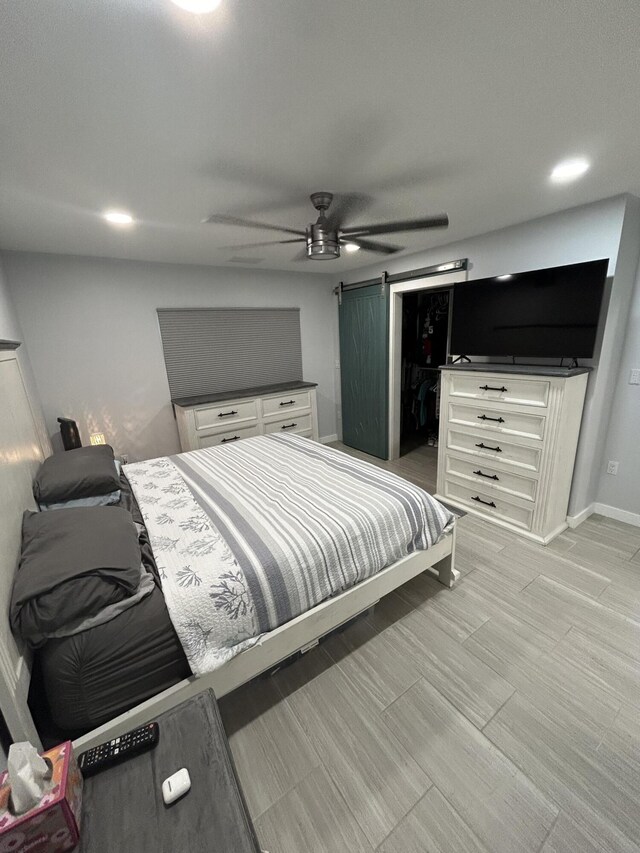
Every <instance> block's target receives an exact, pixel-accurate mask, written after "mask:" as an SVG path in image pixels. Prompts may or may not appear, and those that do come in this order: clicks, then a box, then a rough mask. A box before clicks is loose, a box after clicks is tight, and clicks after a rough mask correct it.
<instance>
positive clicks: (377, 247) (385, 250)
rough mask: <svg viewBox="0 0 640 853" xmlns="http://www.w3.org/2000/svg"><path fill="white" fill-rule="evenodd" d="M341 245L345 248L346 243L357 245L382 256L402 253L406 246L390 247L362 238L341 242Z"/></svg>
mask: <svg viewBox="0 0 640 853" xmlns="http://www.w3.org/2000/svg"><path fill="white" fill-rule="evenodd" d="M340 243H341V244H342V245H343V246H344V245H345V244H346V243H355V244H356V246H360V248H361V249H364V251H365V252H377V253H378V254H380V255H393V254H395V252H401V251H402V250H403V249H404V246H388V245H386V244H385V243H378V242H374V241H373V240H362V239H361V238H360V237H356V238H354V239H353V240H340Z"/></svg>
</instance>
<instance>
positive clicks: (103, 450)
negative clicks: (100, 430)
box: [33, 444, 120, 504]
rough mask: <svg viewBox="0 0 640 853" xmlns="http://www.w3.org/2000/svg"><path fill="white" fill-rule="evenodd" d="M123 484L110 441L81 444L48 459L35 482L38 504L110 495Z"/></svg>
mask: <svg viewBox="0 0 640 853" xmlns="http://www.w3.org/2000/svg"><path fill="white" fill-rule="evenodd" d="M119 486H120V478H119V475H118V471H117V469H116V466H115V464H114V459H113V448H112V447H110V446H109V445H108V444H102V445H98V446H96V447H78V448H77V449H76V450H65V451H63V452H62V453H54V454H53V456H49V458H48V459H45V460H44V462H43V463H42V465H41V466H40V469H39V471H38V473H37V474H36V478H35V481H34V484H33V494H34V497H35V499H36V500H37V502H38V503H39V504H53V503H61V502H62V501H71V500H78V498H90V497H94V496H95V495H107V494H109V493H110V492H115V491H117V490H118V488H119Z"/></svg>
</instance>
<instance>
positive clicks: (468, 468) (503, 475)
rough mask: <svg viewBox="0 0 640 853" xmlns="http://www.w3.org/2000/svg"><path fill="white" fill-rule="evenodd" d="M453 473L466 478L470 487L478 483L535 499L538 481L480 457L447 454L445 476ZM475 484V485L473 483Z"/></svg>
mask: <svg viewBox="0 0 640 853" xmlns="http://www.w3.org/2000/svg"><path fill="white" fill-rule="evenodd" d="M450 474H453V475H454V476H455V477H457V478H458V479H462V480H466V481H468V482H469V484H470V486H469V487H470V488H473V486H475V485H477V486H478V487H479V488H485V489H488V488H490V489H491V491H493V490H495V491H496V492H502V493H503V494H505V495H507V496H508V495H514V496H515V497H517V498H521V499H524V500H528V501H533V500H535V497H536V490H537V488H538V481H537V480H533V479H531V478H530V477H523V476H520V475H519V474H512V473H511V472H510V471H507V472H505V471H502V470H500V469H499V468H492V467H491V465H490V464H489V465H487V464H485V463H484V462H481V461H479V460H478V459H467V458H462V457H459V456H451V455H449V454H447V456H446V458H445V477H447V478H448V477H449V475H450ZM471 484H473V485H471Z"/></svg>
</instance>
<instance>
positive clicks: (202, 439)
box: [198, 424, 260, 449]
mask: <svg viewBox="0 0 640 853" xmlns="http://www.w3.org/2000/svg"><path fill="white" fill-rule="evenodd" d="M253 435H260V427H259V426H258V424H256V425H255V426H249V427H240V428H238V429H230V430H228V431H227V432H218V433H216V434H215V435H201V436H198V447H199V448H200V449H202V448H203V447H216V446H217V445H218V444H232V443H233V442H235V441H240V440H241V439H243V438H251V436H253Z"/></svg>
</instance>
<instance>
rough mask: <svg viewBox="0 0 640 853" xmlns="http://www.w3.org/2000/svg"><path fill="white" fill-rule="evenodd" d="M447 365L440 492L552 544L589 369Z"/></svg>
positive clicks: (562, 524) (559, 526)
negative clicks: (472, 367) (479, 367)
mask: <svg viewBox="0 0 640 853" xmlns="http://www.w3.org/2000/svg"><path fill="white" fill-rule="evenodd" d="M532 369H533V368H531V367H528V366H524V365H514V366H513V367H511V365H506V366H505V369H504V370H502V367H501V368H500V369H498V368H497V367H496V366H495V365H492V366H489V365H484V366H483V368H482V369H481V370H478V369H475V367H474V369H470V368H469V366H468V365H464V366H462V365H450V366H447V367H444V368H443V370H442V389H441V394H442V398H441V406H440V436H439V448H438V493H437V497H439V498H440V499H441V500H444V501H446V502H447V503H450V504H452V505H454V506H458V507H460V508H461V509H464V510H465V511H467V512H472V513H475V514H477V515H481V516H483V517H484V518H486V519H487V520H488V521H492V522H494V523H495V524H498V525H500V526H501V527H506V528H509V529H510V530H514V531H516V532H517V533H520V534H522V535H523V536H527V537H529V538H530V539H534V540H535V541H536V542H541V543H543V544H547V543H548V542H550V541H551V540H552V539H553V538H554V537H555V536H557V535H558V534H559V533H561V532H562V531H563V530H565V529H566V527H567V506H568V503H569V491H570V489H571V479H572V476H573V465H574V460H575V455H576V448H577V445H578V436H579V433H580V421H581V419H582V409H583V406H584V397H585V392H586V388H587V379H588V369H586V368H585V369H583V368H578V369H575V370H562V369H561V368H549V369H545V368H542V367H540V368H537V370H539V372H536V373H532V372H531V371H532Z"/></svg>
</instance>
